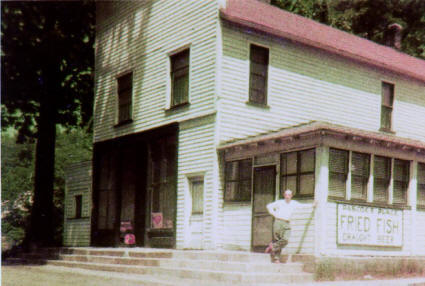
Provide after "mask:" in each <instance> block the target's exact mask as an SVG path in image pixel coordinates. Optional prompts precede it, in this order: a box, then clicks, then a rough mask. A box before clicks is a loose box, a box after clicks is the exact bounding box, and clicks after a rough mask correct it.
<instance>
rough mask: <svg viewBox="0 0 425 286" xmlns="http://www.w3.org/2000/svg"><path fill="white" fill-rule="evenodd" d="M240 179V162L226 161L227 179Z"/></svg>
mask: <svg viewBox="0 0 425 286" xmlns="http://www.w3.org/2000/svg"><path fill="white" fill-rule="evenodd" d="M235 180H239V162H238V161H234V162H227V163H226V181H235Z"/></svg>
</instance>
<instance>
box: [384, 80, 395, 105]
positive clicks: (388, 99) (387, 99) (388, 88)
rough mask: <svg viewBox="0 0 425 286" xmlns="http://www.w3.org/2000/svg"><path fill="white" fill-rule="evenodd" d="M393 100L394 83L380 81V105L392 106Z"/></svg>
mask: <svg viewBox="0 0 425 286" xmlns="http://www.w3.org/2000/svg"><path fill="white" fill-rule="evenodd" d="M393 101H394V85H393V84H390V83H386V82H383V83H382V105H385V106H388V107H392V106H393Z"/></svg>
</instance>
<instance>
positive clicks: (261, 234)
mask: <svg viewBox="0 0 425 286" xmlns="http://www.w3.org/2000/svg"><path fill="white" fill-rule="evenodd" d="M275 190H276V167H275V166H267V167H257V168H254V196H253V204H252V206H253V207H252V250H253V251H259V252H263V251H264V250H265V248H266V247H267V245H268V244H269V242H270V241H271V240H272V228H273V217H272V216H271V215H270V214H269V213H268V212H267V207H266V206H267V204H268V203H270V202H272V201H274V198H275Z"/></svg>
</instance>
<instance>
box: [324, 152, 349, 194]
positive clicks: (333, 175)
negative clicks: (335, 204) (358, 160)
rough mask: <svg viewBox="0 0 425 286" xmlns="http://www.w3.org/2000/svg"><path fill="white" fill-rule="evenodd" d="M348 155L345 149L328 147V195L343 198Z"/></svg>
mask: <svg viewBox="0 0 425 286" xmlns="http://www.w3.org/2000/svg"><path fill="white" fill-rule="evenodd" d="M348 155H349V152H348V151H345V150H338V149H332V148H330V149H329V196H330V197H335V198H342V199H345V189H346V182H347V176H348Z"/></svg>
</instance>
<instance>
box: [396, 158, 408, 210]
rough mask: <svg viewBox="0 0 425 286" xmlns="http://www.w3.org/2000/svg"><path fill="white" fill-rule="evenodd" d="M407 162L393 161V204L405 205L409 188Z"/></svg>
mask: <svg viewBox="0 0 425 286" xmlns="http://www.w3.org/2000/svg"><path fill="white" fill-rule="evenodd" d="M409 166H410V162H409V161H404V160H397V159H395V160H394V188H393V203H394V204H403V205H405V204H407V188H408V186H409Z"/></svg>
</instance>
